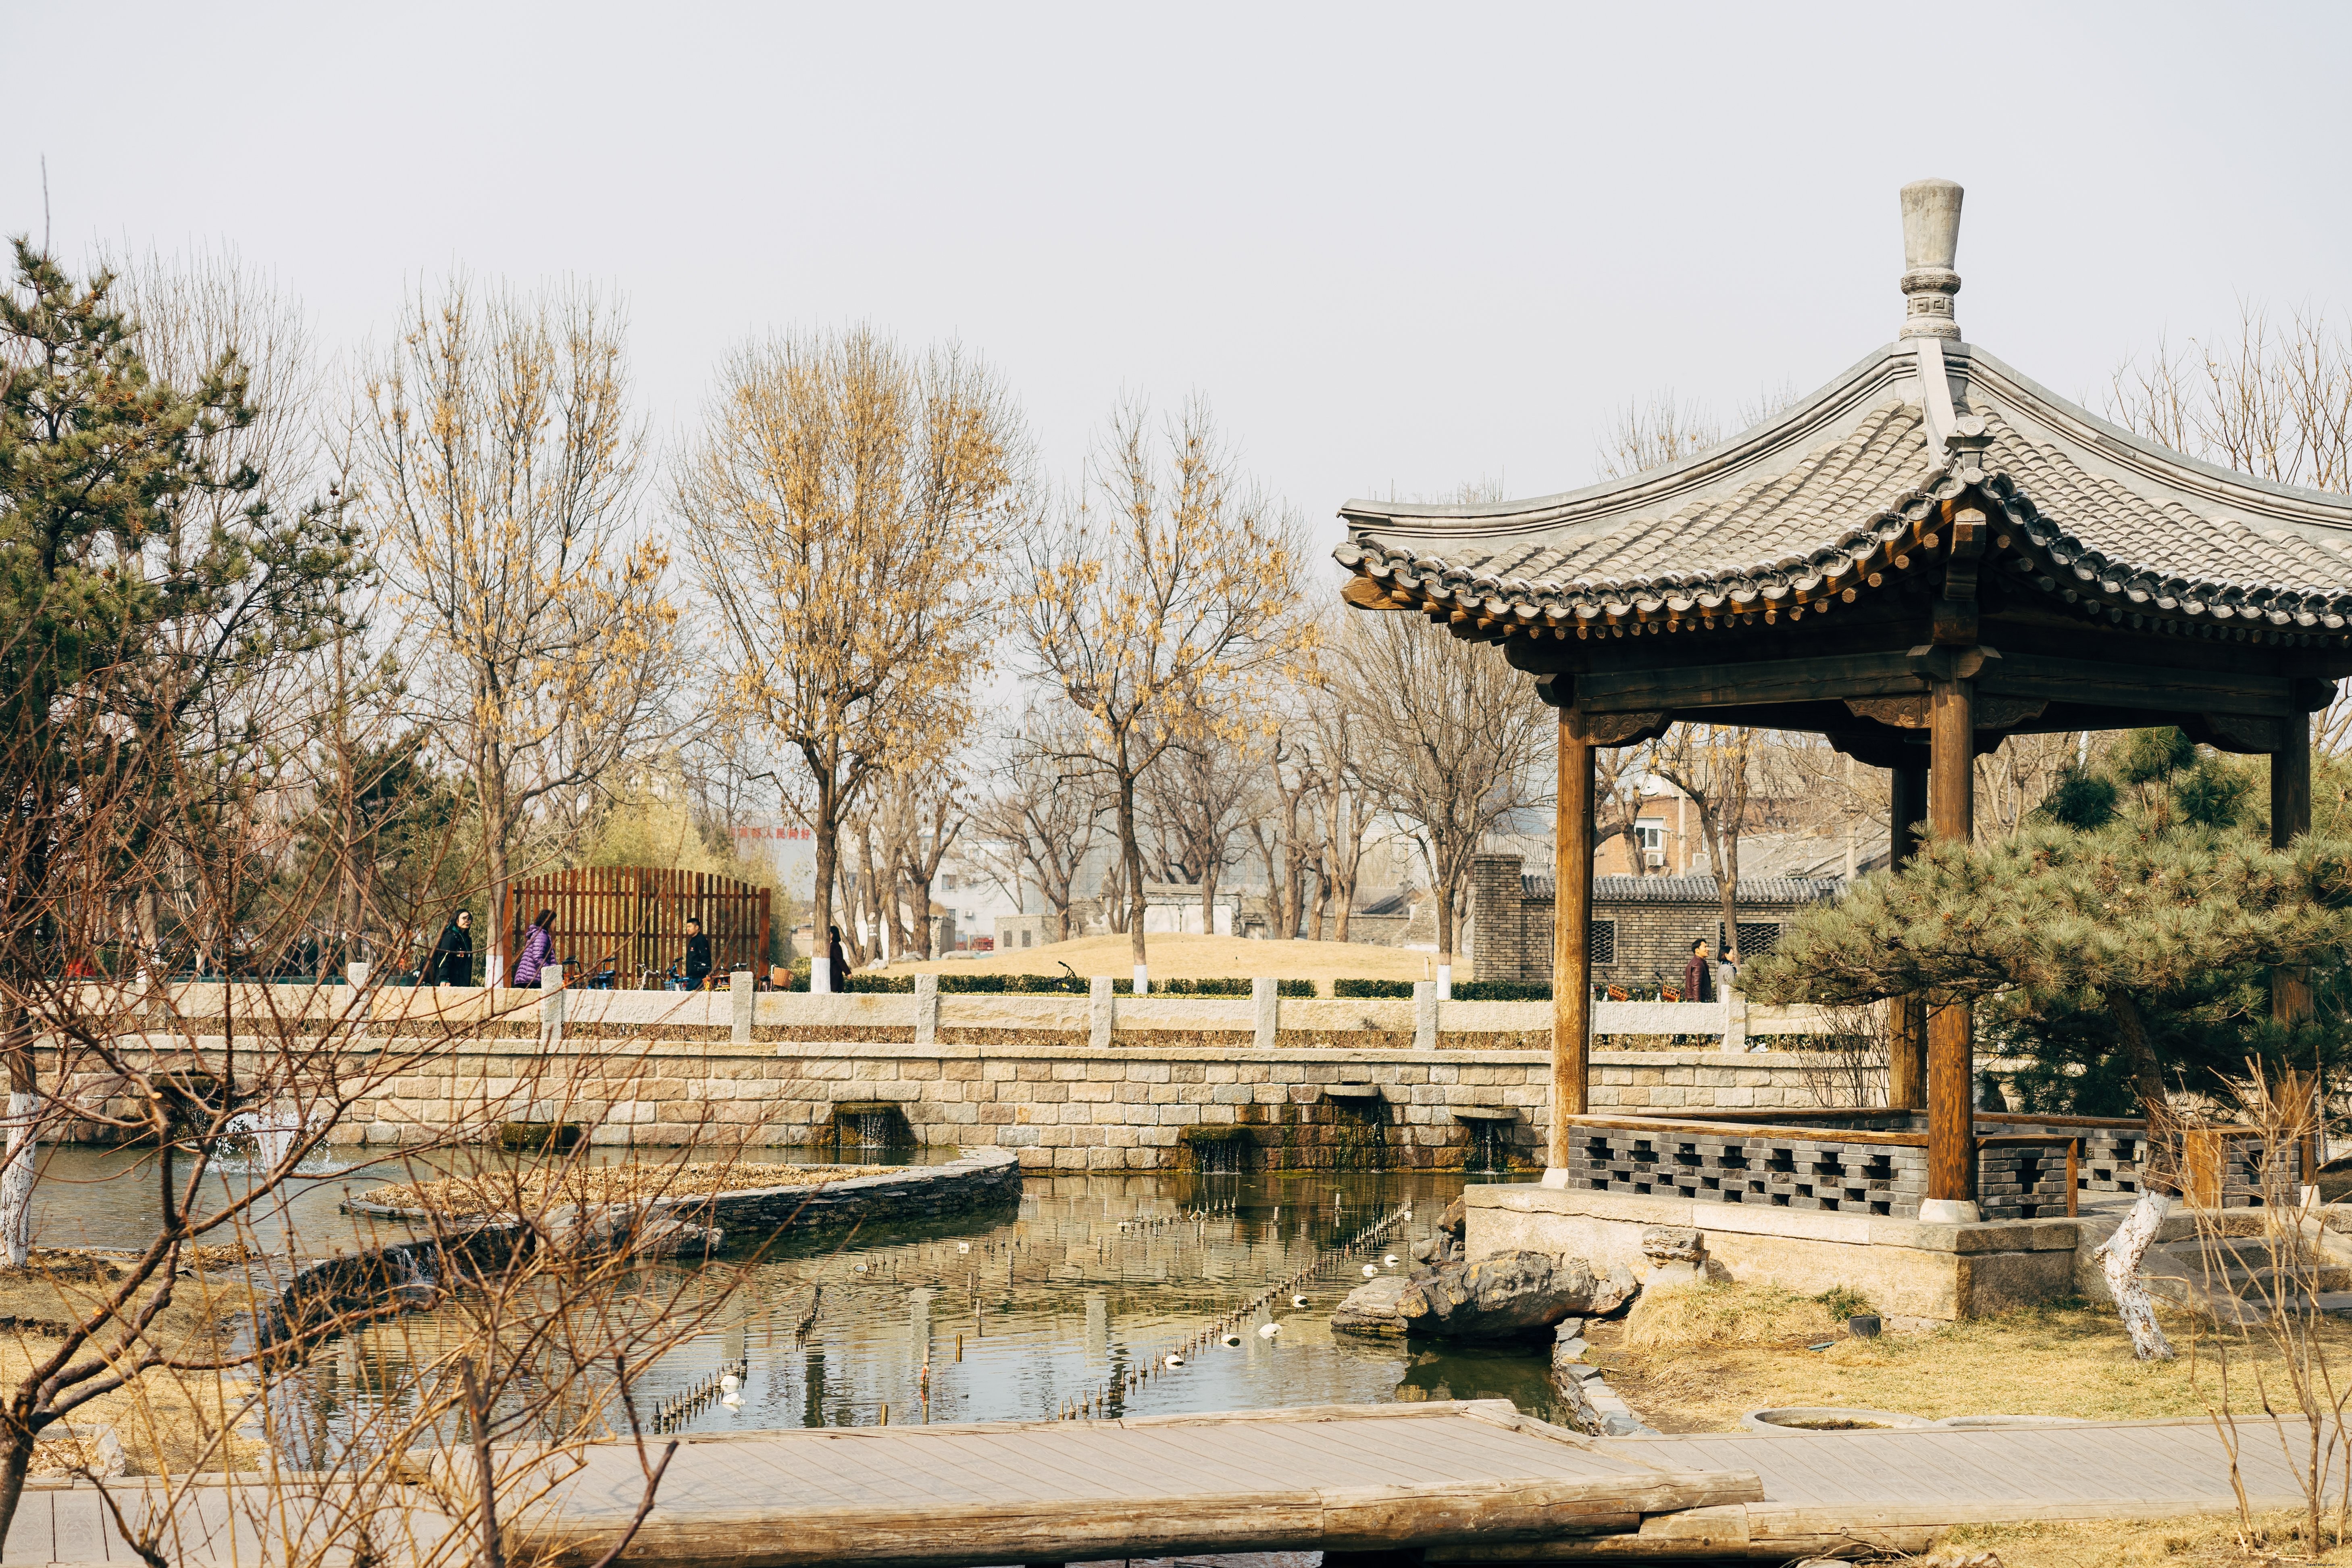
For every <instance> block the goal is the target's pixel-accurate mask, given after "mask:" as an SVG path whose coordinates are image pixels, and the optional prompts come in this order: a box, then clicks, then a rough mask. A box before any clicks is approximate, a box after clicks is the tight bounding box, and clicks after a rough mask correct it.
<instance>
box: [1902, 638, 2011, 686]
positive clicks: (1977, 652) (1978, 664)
mask: <svg viewBox="0 0 2352 1568" xmlns="http://www.w3.org/2000/svg"><path fill="white" fill-rule="evenodd" d="M1909 658H1910V664H1911V668H1912V669H1913V670H1914V671H1915V672H1916V673H1917V674H1920V675H1924V676H1926V677H1927V679H1930V680H1974V679H1976V678H1977V677H1978V676H1979V675H1980V674H1982V673H1983V672H1984V668H1985V666H1986V665H1988V664H1990V662H1992V661H1993V660H1994V659H1997V658H2000V649H1999V648H1994V647H1982V646H1980V645H1979V646H1973V647H1945V646H1943V645H1940V644H1929V645H1927V646H1925V647H1915V648H1913V649H1912V650H1911V652H1910V656H1909Z"/></svg>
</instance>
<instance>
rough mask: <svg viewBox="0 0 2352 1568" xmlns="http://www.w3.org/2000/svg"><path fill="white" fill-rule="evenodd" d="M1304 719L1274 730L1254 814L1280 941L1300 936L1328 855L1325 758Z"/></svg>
mask: <svg viewBox="0 0 2352 1568" xmlns="http://www.w3.org/2000/svg"><path fill="white" fill-rule="evenodd" d="M1308 733H1309V731H1307V725H1305V724H1304V723H1300V724H1296V725H1286V726H1285V727H1283V728H1282V729H1280V730H1277V731H1276V732H1275V736H1274V739H1273V741H1272V742H1271V743H1270V744H1269V745H1268V746H1267V748H1266V752H1265V762H1264V763H1263V765H1262V766H1261V768H1260V770H1259V773H1258V797H1257V799H1256V801H1255V803H1254V809H1252V810H1251V812H1250V813H1249V833H1250V841H1251V843H1252V844H1254V845H1255V847H1256V849H1257V853H1258V858H1259V859H1260V860H1261V861H1263V862H1264V863H1265V912H1266V922H1267V924H1268V926H1269V927H1270V928H1271V929H1272V930H1273V932H1274V934H1275V936H1276V939H1278V940H1280V941H1283V942H1288V941H1291V940H1293V939H1294V938H1296V937H1297V935H1298V933H1299V930H1300V928H1301V927H1302V926H1303V925H1304V924H1305V921H1306V918H1307V880H1308V879H1309V878H1310V877H1313V876H1314V875H1316V870H1317V868H1318V864H1319V863H1320V861H1321V859H1322V857H1323V854H1324V843H1323V836H1322V827H1323V824H1322V818H1321V815H1320V813H1319V812H1318V810H1317V809H1316V808H1317V803H1318V796H1319V795H1320V794H1321V791H1322V789H1323V783H1324V778H1323V767H1322V759H1321V756H1320V754H1319V752H1318V749H1317V747H1316V745H1315V743H1314V742H1313V741H1312V740H1311V739H1310V738H1308Z"/></svg>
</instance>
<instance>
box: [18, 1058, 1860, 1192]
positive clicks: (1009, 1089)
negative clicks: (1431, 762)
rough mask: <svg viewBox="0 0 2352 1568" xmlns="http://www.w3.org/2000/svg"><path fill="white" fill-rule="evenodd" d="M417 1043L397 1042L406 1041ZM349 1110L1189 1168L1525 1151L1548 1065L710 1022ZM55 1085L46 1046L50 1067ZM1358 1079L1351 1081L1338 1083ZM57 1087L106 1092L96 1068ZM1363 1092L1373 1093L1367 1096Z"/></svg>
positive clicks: (1534, 1141) (412, 1089) (1672, 1077)
mask: <svg viewBox="0 0 2352 1568" xmlns="http://www.w3.org/2000/svg"><path fill="white" fill-rule="evenodd" d="M150 1039H151V1040H152V1042H153V1044H154V1045H155V1047H157V1048H158V1049H166V1048H173V1049H176V1050H178V1051H181V1052H184V1051H185V1050H186V1049H187V1047H190V1046H192V1045H193V1046H194V1047H196V1048H197V1050H198V1052H199V1053H200V1054H202V1055H204V1056H205V1057H206V1058H213V1057H214V1056H215V1053H216V1052H217V1051H218V1048H219V1044H220V1042H219V1041H218V1040H217V1039H210V1040H207V1039H203V1038H198V1039H195V1040H193V1041H191V1040H185V1039H181V1040H171V1039H168V1038H165V1037H157V1036H151V1037H150ZM417 1043H418V1042H416V1041H415V1040H413V1039H403V1040H401V1041H400V1042H399V1044H398V1047H397V1048H398V1049H400V1050H402V1051H403V1052H405V1051H407V1050H408V1049H409V1048H410V1047H413V1046H415V1045H416V1044H417ZM390 1046H391V1042H387V1041H383V1040H381V1039H371V1040H361V1041H354V1042H352V1043H351V1044H350V1045H348V1046H346V1047H343V1049H342V1050H341V1052H339V1053H338V1055H339V1057H341V1058H343V1059H345V1060H346V1062H347V1065H348V1068H349V1070H350V1074H351V1078H352V1081H357V1080H359V1079H360V1078H361V1076H362V1075H363V1074H364V1072H365V1070H366V1064H365V1062H364V1061H363V1060H362V1059H361V1058H364V1057H365V1056H366V1055H367V1054H368V1053H370V1052H372V1051H378V1050H383V1049H386V1048H387V1047H390ZM1592 1064H1593V1079H1594V1087H1593V1099H1594V1102H1595V1109H1596V1110H1605V1109H1611V1108H1625V1109H1635V1108H1641V1107H1664V1106H1675V1107H1698V1106H1721V1107H1803V1106H1809V1105H1811V1104H1814V1103H1816V1101H1815V1100H1814V1099H1813V1097H1812V1093H1811V1088H1810V1087H1809V1085H1808V1083H1807V1081H1806V1078H1805V1075H1804V1073H1803V1071H1802V1070H1801V1068H1800V1066H1799V1065H1798V1063H1797V1060H1796V1058H1792V1057H1790V1056H1787V1055H1782V1054H1778V1053H1770V1054H1766V1053H1759V1054H1756V1055H1738V1056H1733V1055H1727V1054H1726V1053H1722V1052H1706V1051H1654V1052H1653V1051H1644V1052H1616V1053H1612V1052H1596V1053H1594V1055H1593V1058H1592ZM409 1065H410V1070H407V1071H404V1072H403V1073H401V1074H400V1075H399V1076H397V1077H394V1078H393V1079H391V1080H390V1081H389V1082H388V1083H387V1084H386V1085H385V1092H384V1093H383V1094H382V1095H381V1096H379V1097H377V1098H374V1099H371V1100H365V1101H362V1103H361V1104H359V1105H358V1107H357V1108H356V1110H355V1112H354V1114H353V1115H352V1116H351V1117H350V1118H348V1119H347V1120H346V1121H345V1122H344V1123H343V1124H342V1125H341V1126H340V1127H339V1128H338V1130H337V1131H336V1134H335V1136H336V1138H337V1139H338V1140H340V1141H342V1142H365V1143H367V1144H370V1145H375V1146H386V1147H389V1146H394V1145H398V1144H403V1143H414V1142H421V1141H424V1140H425V1139H426V1138H427V1137H429V1136H432V1135H434V1134H435V1133H436V1132H437V1131H439V1130H442V1129H446V1128H450V1127H453V1126H467V1127H480V1128H483V1129H485V1130H488V1129H490V1128H494V1127H495V1125H496V1124H497V1123H498V1122H499V1121H572V1122H577V1123H580V1124H581V1125H583V1126H585V1127H587V1128H589V1129H590V1134H589V1135H590V1138H591V1140H592V1141H593V1142H595V1143H598V1144H602V1145H618V1146H640V1147H669V1148H676V1147H683V1146H688V1145H701V1146H709V1147H714V1148H715V1147H724V1146H728V1145H731V1144H738V1143H741V1144H750V1145H754V1146H774V1145H787V1146H789V1145H802V1144H807V1143H810V1142H813V1141H814V1140H816V1139H817V1138H818V1137H819V1135H820V1134H821V1133H822V1132H823V1131H824V1128H825V1127H826V1125H827V1123H828V1122H829V1121H830V1120H831V1118H832V1115H833V1108H834V1106H835V1104H837V1103H839V1102H842V1101H845V1100H889V1101H893V1102H895V1103H897V1104H898V1106H900V1107H901V1109H902V1110H904V1111H905V1114H906V1116H907V1120H908V1122H909V1123H910V1124H911V1126H912V1127H913V1129H914V1131H915V1133H916V1136H917V1137H918V1138H919V1140H921V1141H922V1142H925V1143H928V1144H961V1145H963V1146H966V1147H973V1146H977V1145H981V1144H990V1143H992V1144H1000V1145H1003V1146H1004V1147H1006V1148H1010V1149H1013V1150H1014V1151H1016V1152H1017V1153H1018V1155H1019V1157H1020V1160H1021V1163H1022V1165H1023V1167H1024V1169H1027V1170H1031V1171H1044V1170H1061V1171H1089V1170H1112V1171H1117V1170H1156V1169H1161V1168H1171V1167H1182V1166H1184V1165H1185V1164H1187V1163H1188V1162H1189V1160H1190V1152H1189V1151H1188V1150H1186V1149H1185V1147H1184V1146H1183V1132H1184V1130H1185V1129H1186V1128H1189V1127H1219V1126H1230V1125H1239V1126H1242V1127H1244V1128H1246V1129H1248V1130H1249V1132H1250V1136H1251V1140H1252V1142H1253V1144H1254V1148H1252V1149H1250V1150H1246V1151H1244V1155H1245V1158H1246V1163H1249V1164H1251V1165H1254V1166H1263V1165H1267V1164H1272V1165H1275V1166H1276V1167H1282V1168H1322V1167H1328V1166H1331V1165H1333V1164H1334V1163H1348V1164H1361V1163H1367V1162H1371V1163H1385V1164H1387V1165H1389V1166H1391V1167H1396V1168H1427V1167H1441V1166H1452V1165H1459V1164H1461V1163H1464V1161H1465V1157H1467V1156H1469V1154H1470V1153H1471V1152H1472V1150H1473V1147H1474V1144H1475V1139H1474V1136H1473V1130H1472V1128H1471V1126H1470V1124H1469V1122H1468V1121H1465V1119H1463V1118H1459V1117H1457V1116H1455V1115H1454V1108H1455V1107H1463V1108H1465V1109H1470V1110H1489V1111H1491V1110H1507V1111H1509V1112H1510V1113H1511V1116H1510V1119H1509V1120H1507V1121H1503V1122H1501V1123H1500V1132H1501V1136H1502V1140H1503V1144H1504V1147H1505V1149H1506V1151H1507V1153H1508V1154H1509V1156H1510V1157H1511V1158H1512V1160H1513V1161H1514V1163H1534V1162H1536V1161H1538V1160H1539V1159H1540V1157H1541V1136H1542V1130H1543V1129H1544V1128H1545V1127H1546V1125H1547V1124H1548V1119H1549V1089H1550V1081H1551V1065H1550V1058H1549V1055H1548V1054H1547V1053H1545V1052H1542V1051H1529V1050H1486V1049H1469V1048H1464V1049H1445V1050H1437V1051H1413V1050H1345V1049H1336V1048H1328V1047H1312V1046H1307V1047H1293V1046H1282V1047H1276V1049H1273V1050H1255V1049H1253V1048H1251V1047H1249V1046H1248V1045H1247V1044H1246V1043H1245V1042H1243V1041H1235V1042H1234V1043H1233V1044H1230V1045H1226V1046H1223V1047H1216V1048H1200V1047H1145V1046H1129V1045H1125V1044H1122V1045H1120V1046H1118V1047H1113V1048H1110V1049H1108V1050H1095V1049H1091V1048H1089V1047H1083V1046H1067V1045H1037V1044H1017V1043H1013V1042H1011V1041H1007V1042H1005V1043H1003V1044H999V1045H994V1046H986V1047H982V1046H971V1045H956V1044H950V1043H940V1044H935V1045H930V1046H925V1047H916V1046H912V1045H902V1044H894V1043H887V1042H872V1041H867V1042H846V1043H844V1042H832V1043H825V1042H801V1041H793V1042H779V1043H775V1044H766V1043H759V1042H754V1043H751V1044H749V1045H736V1044H734V1043H732V1042H730V1041H724V1040H710V1039H686V1040H677V1039H669V1038H654V1039H650V1040H647V1039H605V1038H567V1039H565V1040H564V1041H563V1042H562V1043H561V1044H560V1045H555V1046H548V1045H544V1044H542V1043H541V1041H539V1040H537V1039H534V1038H529V1037H507V1038H497V1037H493V1038H468V1037H464V1036H459V1037H456V1038H454V1039H452V1040H451V1041H450V1042H449V1043H448V1044H447V1045H446V1047H438V1046H436V1047H434V1048H433V1050H432V1051H431V1053H430V1055H429V1057H427V1058H425V1059H424V1061H421V1062H418V1063H412V1064H409ZM42 1071H43V1075H44V1080H45V1081H54V1073H55V1063H54V1061H45V1062H44V1063H43V1064H42ZM1350 1080H1352V1081H1354V1082H1356V1083H1359V1084H1361V1085H1363V1086H1366V1089H1364V1090H1360V1091H1359V1093H1358V1094H1356V1095H1354V1096H1344V1095H1335V1094H1333V1093H1331V1092H1329V1091H1330V1090H1331V1089H1332V1088H1333V1086H1335V1085H1344V1084H1345V1083H1347V1082H1349V1081H1350ZM1367 1090H1368V1091H1369V1092H1367ZM68 1091H69V1092H75V1091H79V1092H87V1093H92V1094H99V1093H102V1092H104V1090H103V1086H101V1085H100V1084H98V1083H96V1082H95V1081H92V1082H90V1083H86V1084H77V1085H69V1086H68Z"/></svg>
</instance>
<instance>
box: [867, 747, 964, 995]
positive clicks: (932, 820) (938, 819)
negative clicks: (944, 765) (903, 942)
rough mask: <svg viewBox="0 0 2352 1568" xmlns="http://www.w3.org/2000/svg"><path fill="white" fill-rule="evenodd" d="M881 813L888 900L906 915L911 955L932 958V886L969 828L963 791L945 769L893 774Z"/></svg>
mask: <svg viewBox="0 0 2352 1568" xmlns="http://www.w3.org/2000/svg"><path fill="white" fill-rule="evenodd" d="M881 815H882V816H883V817H884V818H885V820H886V821H887V822H888V824H889V834H888V837H887V840H886V842H887V844H888V846H889V854H888V857H887V862H886V867H887V869H886V871H885V873H884V874H885V875H887V876H888V877H889V879H890V881H891V883H892V884H893V887H894V893H893V895H892V898H891V901H892V902H894V903H896V904H898V905H899V906H900V907H903V908H904V909H905V910H907V911H908V919H909V921H910V924H909V926H908V930H909V931H910V933H911V934H912V935H913V937H914V942H913V947H912V952H913V953H914V955H915V956H916V957H918V958H936V957H938V956H939V954H938V953H937V952H935V951H934V949H935V947H936V945H937V938H936V935H935V934H934V929H933V927H932V925H931V883H932V882H933V881H934V880H935V879H937V878H938V877H939V874H940V861H942V860H944V859H946V858H947V854H948V850H949V849H950V848H951V847H953V846H954V844H955V841H956V837H957V836H958V835H959V834H961V833H962V832H963V830H964V828H965V827H966V826H967V825H968V824H969V821H970V816H969V814H968V812H967V810H966V807H965V805H964V801H963V798H962V792H961V790H959V789H958V788H957V786H956V784H955V781H954V780H953V779H952V778H951V777H950V775H949V774H948V773H946V772H945V771H944V770H938V771H933V772H930V773H926V774H914V773H895V774H893V775H891V778H890V780H889V782H888V784H887V785H886V786H885V788H884V789H883V792H882V813H881ZM894 956H895V954H894Z"/></svg>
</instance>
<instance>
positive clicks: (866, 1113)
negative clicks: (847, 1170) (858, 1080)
mask: <svg viewBox="0 0 2352 1568" xmlns="http://www.w3.org/2000/svg"><path fill="white" fill-rule="evenodd" d="M832 1142H833V1144H834V1148H835V1154H836V1157H838V1158H840V1159H842V1160H845V1161H846V1160H849V1159H851V1157H852V1156H853V1155H858V1154H865V1155H877V1154H888V1153H891V1152H895V1151H898V1150H901V1149H910V1148H912V1147H913V1146H914V1142H915V1130H914V1129H913V1128H912V1127H910V1126H908V1122H907V1113H906V1111H905V1110H902V1109H900V1108H899V1106H898V1103H897V1102H896V1101H895V1100H844V1101H842V1102H841V1103H840V1104H837V1105H835V1107H834V1108H833V1140H832Z"/></svg>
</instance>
